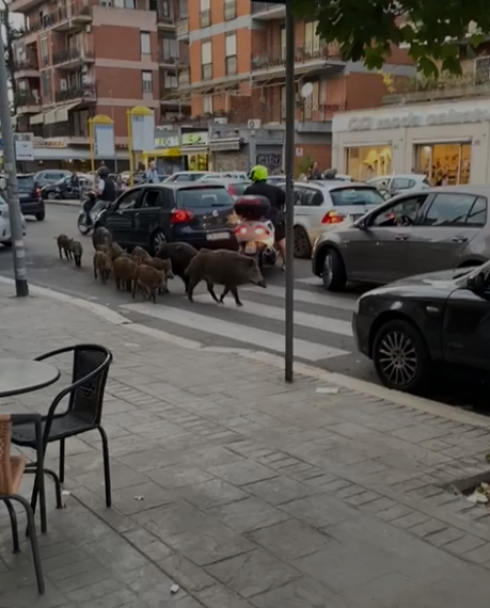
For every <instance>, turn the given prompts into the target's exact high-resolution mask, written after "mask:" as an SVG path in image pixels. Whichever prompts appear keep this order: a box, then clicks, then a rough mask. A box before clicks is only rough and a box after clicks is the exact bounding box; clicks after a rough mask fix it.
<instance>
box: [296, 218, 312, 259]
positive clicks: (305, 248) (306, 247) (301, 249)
mask: <svg viewBox="0 0 490 608" xmlns="http://www.w3.org/2000/svg"><path fill="white" fill-rule="evenodd" d="M294 257H296V258H302V259H304V258H311V243H310V238H309V237H308V234H307V233H306V230H305V229H304V228H301V226H295V227H294Z"/></svg>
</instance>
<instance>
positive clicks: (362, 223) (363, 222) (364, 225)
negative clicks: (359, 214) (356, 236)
mask: <svg viewBox="0 0 490 608" xmlns="http://www.w3.org/2000/svg"><path fill="white" fill-rule="evenodd" d="M356 228H359V230H367V229H368V224H367V221H366V220H359V221H358V222H357V224H356Z"/></svg>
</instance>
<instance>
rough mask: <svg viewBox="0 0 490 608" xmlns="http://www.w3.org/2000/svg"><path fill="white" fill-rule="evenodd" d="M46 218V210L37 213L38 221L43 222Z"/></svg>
mask: <svg viewBox="0 0 490 608" xmlns="http://www.w3.org/2000/svg"><path fill="white" fill-rule="evenodd" d="M45 219H46V211H41V212H40V213H36V220H37V221H38V222H43V221H44V220H45Z"/></svg>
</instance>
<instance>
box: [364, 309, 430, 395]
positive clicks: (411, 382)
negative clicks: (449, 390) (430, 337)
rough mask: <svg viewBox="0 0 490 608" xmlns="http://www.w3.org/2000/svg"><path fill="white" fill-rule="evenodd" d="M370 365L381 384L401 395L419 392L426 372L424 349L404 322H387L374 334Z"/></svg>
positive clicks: (427, 357) (418, 336) (427, 362)
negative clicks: (401, 393)
mask: <svg viewBox="0 0 490 608" xmlns="http://www.w3.org/2000/svg"><path fill="white" fill-rule="evenodd" d="M373 361H374V366H375V368H376V372H377V374H378V377H379V379H380V380H381V382H382V383H383V384H384V385H385V386H386V387H388V388H391V389H396V390H399V391H405V392H409V393H411V392H414V391H416V390H417V389H419V388H420V387H421V386H422V385H423V384H424V381H425V380H426V378H427V375H428V373H429V371H430V364H431V361H430V355H429V351H428V349H427V345H426V343H425V341H424V339H423V337H422V335H421V334H420V332H419V331H418V329H417V328H416V327H414V326H413V325H412V324H411V323H409V322H408V321H403V320H401V319H400V320H399V319H395V320H393V321H388V322H387V323H385V324H384V325H382V326H381V328H380V329H379V330H378V332H377V334H376V336H375V338H374V343H373Z"/></svg>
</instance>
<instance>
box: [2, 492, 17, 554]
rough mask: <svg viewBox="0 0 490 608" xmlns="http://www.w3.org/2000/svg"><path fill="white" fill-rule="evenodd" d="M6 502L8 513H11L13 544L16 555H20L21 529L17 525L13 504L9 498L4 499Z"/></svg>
mask: <svg viewBox="0 0 490 608" xmlns="http://www.w3.org/2000/svg"><path fill="white" fill-rule="evenodd" d="M2 500H3V501H4V502H5V506H6V507H7V511H8V512H9V517H10V526H11V528H12V544H13V551H14V553H19V551H20V547H19V527H18V525H17V514H16V512H15V509H14V507H13V506H12V503H11V502H10V500H9V499H8V498H3V499H2Z"/></svg>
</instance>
